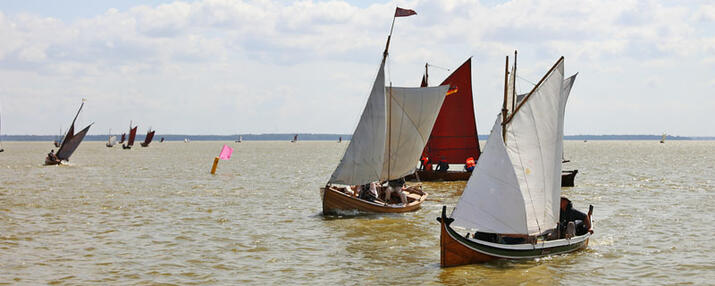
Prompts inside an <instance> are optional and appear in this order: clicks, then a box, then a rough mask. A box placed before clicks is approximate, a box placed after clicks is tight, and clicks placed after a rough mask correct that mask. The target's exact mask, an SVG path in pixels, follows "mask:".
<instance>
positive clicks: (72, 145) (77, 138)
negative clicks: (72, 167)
mask: <svg viewBox="0 0 715 286" xmlns="http://www.w3.org/2000/svg"><path fill="white" fill-rule="evenodd" d="M91 126H92V125H89V126H87V127H85V128H84V129H82V130H81V131H80V132H78V133H77V134H75V135H74V136H72V137H71V138H70V139H68V140H65V142H64V143H62V147H60V150H57V158H58V159H60V160H65V161H67V160H69V159H70V156H72V153H74V151H75V150H77V147H78V146H79V143H82V139H84V136H85V135H87V131H89V127H91ZM72 127H74V126H72ZM70 129H73V128H70ZM68 135H69V133H68Z"/></svg>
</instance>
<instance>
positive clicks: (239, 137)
mask: <svg viewBox="0 0 715 286" xmlns="http://www.w3.org/2000/svg"><path fill="white" fill-rule="evenodd" d="M234 142H236V143H241V142H243V136H238V139H236V141H234Z"/></svg>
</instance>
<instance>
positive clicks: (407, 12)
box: [395, 7, 417, 17]
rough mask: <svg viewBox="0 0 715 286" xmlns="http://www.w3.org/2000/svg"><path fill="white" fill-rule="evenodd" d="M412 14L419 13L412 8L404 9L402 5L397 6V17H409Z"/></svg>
mask: <svg viewBox="0 0 715 286" xmlns="http://www.w3.org/2000/svg"><path fill="white" fill-rule="evenodd" d="M412 15H417V12H415V10H412V9H402V8H400V7H397V9H395V17H407V16H412Z"/></svg>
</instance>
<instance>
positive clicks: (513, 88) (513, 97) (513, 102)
mask: <svg viewBox="0 0 715 286" xmlns="http://www.w3.org/2000/svg"><path fill="white" fill-rule="evenodd" d="M512 73H513V74H512V75H511V76H512V77H514V82H513V83H512V86H511V109H510V110H511V112H514V107H515V106H516V98H517V96H516V50H514V69H513V72H512Z"/></svg>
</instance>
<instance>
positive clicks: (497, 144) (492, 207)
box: [452, 114, 527, 234]
mask: <svg viewBox="0 0 715 286" xmlns="http://www.w3.org/2000/svg"><path fill="white" fill-rule="evenodd" d="M501 116H502V115H501V114H499V115H498V116H497V120H496V122H495V123H494V127H492V132H491V134H489V139H488V140H487V144H486V145H485V146H484V151H482V154H481V155H480V156H479V160H478V161H477V166H476V167H475V169H474V172H472V176H471V177H470V178H469V181H467V186H466V187H465V189H464V193H462V197H460V198H459V202H457V206H456V207H455V208H454V211H453V212H452V217H453V218H454V225H458V226H462V227H466V228H473V229H478V230H480V231H483V232H492V233H512V234H516V233H526V232H527V227H526V212H525V210H524V197H523V196H522V194H521V190H520V189H519V182H518V181H517V179H516V174H515V173H514V169H513V166H512V163H511V160H509V155H507V153H506V148H505V146H504V140H502V128H501Z"/></svg>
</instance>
